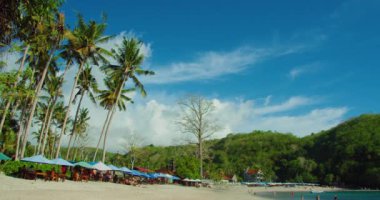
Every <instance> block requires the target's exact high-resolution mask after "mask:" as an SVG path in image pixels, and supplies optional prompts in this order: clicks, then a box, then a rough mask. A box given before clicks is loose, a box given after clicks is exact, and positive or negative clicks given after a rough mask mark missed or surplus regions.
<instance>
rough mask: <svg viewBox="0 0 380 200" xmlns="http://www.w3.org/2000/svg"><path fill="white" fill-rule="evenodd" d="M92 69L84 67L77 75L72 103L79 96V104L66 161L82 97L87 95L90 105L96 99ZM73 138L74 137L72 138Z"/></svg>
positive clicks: (96, 90)
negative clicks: (76, 90) (75, 90)
mask: <svg viewBox="0 0 380 200" xmlns="http://www.w3.org/2000/svg"><path fill="white" fill-rule="evenodd" d="M91 70H92V68H91V67H89V66H86V68H84V69H83V71H82V73H80V74H79V79H78V86H77V89H78V92H77V94H76V95H75V98H74V103H75V100H76V98H77V97H79V96H80V98H79V103H78V107H77V111H76V113H75V118H74V122H73V128H72V131H71V134H70V139H69V144H68V149H67V154H66V159H68V157H69V155H70V144H71V140H72V138H73V136H75V132H74V130H75V129H76V125H77V119H78V115H79V111H80V107H81V104H82V100H83V97H84V96H85V95H86V94H87V95H88V97H90V100H91V101H92V103H94V104H96V99H95V96H94V95H95V93H97V92H98V83H97V82H96V79H95V77H94V76H93V75H92V74H91ZM74 138H75V137H74Z"/></svg>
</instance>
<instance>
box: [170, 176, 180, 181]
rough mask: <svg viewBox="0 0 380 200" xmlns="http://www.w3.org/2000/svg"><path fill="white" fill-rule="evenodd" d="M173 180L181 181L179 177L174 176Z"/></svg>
mask: <svg viewBox="0 0 380 200" xmlns="http://www.w3.org/2000/svg"><path fill="white" fill-rule="evenodd" d="M172 179H173V180H181V179H180V178H179V177H177V176H172Z"/></svg>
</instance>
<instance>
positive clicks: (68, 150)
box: [66, 91, 84, 160]
mask: <svg viewBox="0 0 380 200" xmlns="http://www.w3.org/2000/svg"><path fill="white" fill-rule="evenodd" d="M83 97H84V91H82V92H81V96H80V100H79V102H78V107H77V111H76V113H75V118H74V124H73V129H72V130H71V134H70V139H69V144H68V146H67V154H66V160H67V159H68V158H69V155H70V148H71V146H70V145H71V140H72V138H73V136H74V135H75V128H76V124H77V120H78V115H79V110H80V106H81V104H82V100H83ZM74 143H75V142H74Z"/></svg>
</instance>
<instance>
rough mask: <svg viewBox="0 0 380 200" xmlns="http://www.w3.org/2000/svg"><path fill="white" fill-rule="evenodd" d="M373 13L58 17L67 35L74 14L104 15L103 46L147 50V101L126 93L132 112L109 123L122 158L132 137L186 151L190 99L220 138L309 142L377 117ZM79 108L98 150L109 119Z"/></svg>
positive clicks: (249, 6)
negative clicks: (202, 101)
mask: <svg viewBox="0 0 380 200" xmlns="http://www.w3.org/2000/svg"><path fill="white" fill-rule="evenodd" d="M379 8H380V2H379V1H376V0H373V1H372V0H367V1H356V0H352V1H351V0H348V1H340V0H336V1H328V2H327V1H325V2H324V1H314V2H311V1H303V0H294V1H245V0H234V1H231V0H218V1H216V0H215V1H212V0H208V1H205V0H193V1H178V0H160V1H148V0H139V1H122V0H113V1H101V0H81V1H76V0H67V1H66V3H65V5H64V7H63V11H64V13H65V14H66V16H67V21H68V23H69V25H70V26H71V27H74V25H75V20H76V19H75V18H76V17H75V16H76V13H78V12H79V13H81V14H82V15H84V17H85V18H86V19H95V20H99V21H100V20H101V17H100V16H101V13H102V12H103V13H106V14H107V23H108V28H107V34H108V35H114V36H115V37H114V39H113V40H111V41H110V42H108V43H107V44H103V46H104V47H106V48H112V47H114V45H115V44H117V43H119V42H120V41H121V39H122V38H123V36H131V35H133V36H136V37H139V38H140V39H141V40H143V41H144V42H145V45H144V48H143V52H144V54H145V55H146V61H145V63H144V65H143V66H144V67H145V68H148V69H151V70H154V71H155V72H156V75H155V76H152V77H148V78H142V80H143V82H144V84H145V85H146V89H147V91H148V96H147V97H146V98H141V97H139V95H138V94H132V96H133V97H134V99H135V104H131V105H129V106H128V110H127V111H126V112H123V113H117V115H116V116H115V117H114V121H113V123H112V127H111V132H110V140H109V144H110V146H111V150H114V151H118V150H120V149H121V146H122V145H123V144H124V143H125V141H126V140H127V138H128V137H127V135H128V134H131V133H134V134H138V135H140V136H141V138H143V141H144V143H145V144H154V145H171V144H178V143H182V142H183V135H181V134H180V133H179V132H178V128H177V127H176V126H175V125H174V122H175V121H176V119H178V116H179V109H178V107H177V105H176V102H177V101H178V99H179V98H181V97H183V96H184V95H186V94H199V95H203V96H205V97H206V98H208V99H210V100H212V101H213V102H214V105H215V107H216V110H215V116H217V121H218V123H219V124H220V125H221V126H222V130H221V131H219V132H218V133H216V134H215V137H218V138H220V137H223V136H225V135H227V134H228V133H231V132H234V133H236V132H250V131H252V130H273V131H280V132H291V133H294V134H295V135H297V136H305V135H308V134H310V133H312V132H319V131H321V130H325V129H329V128H331V127H333V126H335V125H336V124H338V123H340V122H342V121H343V120H346V119H349V118H351V117H354V116H357V115H360V114H363V113H378V112H379V111H380V104H379V102H380V101H379V100H380V93H379V89H378V87H379V85H380V79H379V74H380V66H379V64H380V59H379V52H380V36H379V35H380V27H379V26H378V24H379V23H378V19H379V18H380V12H379ZM74 69H75V68H73V70H72V71H70V72H69V73H71V74H72V76H71V77H73V76H74V73H75V72H74ZM95 74H96V76H97V77H99V80H101V78H102V77H103V75H102V73H101V72H100V71H99V70H95ZM71 84H72V80H70V78H69V79H68V80H67V82H66V84H65V91H66V94H67V95H66V98H68V96H69V95H68V93H69V91H70V88H71ZM84 105H85V106H86V107H88V108H89V109H90V112H91V128H90V134H91V137H92V138H93V141H94V142H93V145H94V144H95V140H96V138H98V136H99V133H100V130H101V128H102V124H103V122H104V120H105V117H106V112H105V111H104V110H103V109H102V108H101V107H96V106H95V105H92V104H91V103H90V102H89V101H88V100H86V101H85V104H84Z"/></svg>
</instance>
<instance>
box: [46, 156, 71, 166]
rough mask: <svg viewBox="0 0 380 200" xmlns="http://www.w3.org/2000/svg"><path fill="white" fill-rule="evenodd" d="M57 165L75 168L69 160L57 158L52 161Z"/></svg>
mask: <svg viewBox="0 0 380 200" xmlns="http://www.w3.org/2000/svg"><path fill="white" fill-rule="evenodd" d="M51 161H52V162H53V163H54V164H55V165H65V166H74V165H73V164H71V163H70V162H68V161H67V160H64V159H62V158H56V159H54V160H51Z"/></svg>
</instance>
